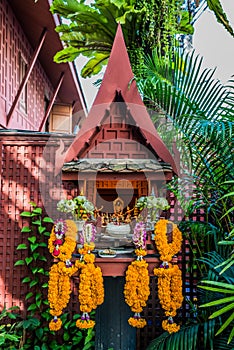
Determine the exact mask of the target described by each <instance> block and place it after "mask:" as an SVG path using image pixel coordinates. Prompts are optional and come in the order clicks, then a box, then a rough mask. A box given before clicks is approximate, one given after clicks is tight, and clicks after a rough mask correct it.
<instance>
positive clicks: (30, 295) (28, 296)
mask: <svg viewBox="0 0 234 350" xmlns="http://www.w3.org/2000/svg"><path fill="white" fill-rule="evenodd" d="M32 296H33V293H32V292H29V293H27V294H26V297H25V300H28V299H30V298H31V297H32Z"/></svg>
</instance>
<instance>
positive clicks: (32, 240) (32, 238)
mask: <svg viewBox="0 0 234 350" xmlns="http://www.w3.org/2000/svg"><path fill="white" fill-rule="evenodd" d="M36 240H37V237H36V236H31V237H28V241H29V242H31V243H35V242H36Z"/></svg>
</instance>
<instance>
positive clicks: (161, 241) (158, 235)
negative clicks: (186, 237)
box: [154, 219, 182, 262]
mask: <svg viewBox="0 0 234 350" xmlns="http://www.w3.org/2000/svg"><path fill="white" fill-rule="evenodd" d="M168 224H171V225H172V242H171V243H169V242H168V238H167V225H168ZM154 234H155V236H154V240H155V244H156V247H157V250H158V252H159V255H160V260H162V261H165V262H170V261H171V260H172V258H173V256H174V255H175V254H177V253H178V252H179V251H180V249H181V244H182V233H181V231H180V230H179V229H178V227H177V225H176V224H174V223H173V222H171V221H169V220H166V219H160V220H159V221H158V222H157V223H156V224H155V228H154Z"/></svg>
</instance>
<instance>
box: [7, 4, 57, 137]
mask: <svg viewBox="0 0 234 350" xmlns="http://www.w3.org/2000/svg"><path fill="white" fill-rule="evenodd" d="M22 6H23V3H22ZM38 40H39V38H38ZM32 54H33V49H32V48H31V47H30V45H29V43H28V41H27V38H26V36H25V34H24V32H23V30H22V28H21V26H20V24H19V23H18V21H17V19H16V17H15V16H14V14H13V12H12V10H11V7H10V5H9V3H8V1H6V0H1V1H0V123H2V124H4V125H5V121H6V115H7V113H8V112H9V110H10V107H11V105H12V102H13V101H14V98H15V96H16V93H17V90H18V88H19V84H20V81H19V59H20V55H22V56H23V57H24V59H25V61H26V62H27V63H28V64H29V62H30V60H31V57H32ZM52 92H53V89H52V86H51V84H50V82H49V80H48V78H47V76H46V74H45V72H44V70H43V69H42V67H41V65H40V64H39V62H38V61H37V63H36V64H35V67H34V69H33V71H32V73H31V75H30V78H29V81H28V83H27V114H25V113H23V112H22V111H20V109H19V108H18V107H17V108H16V110H15V113H14V115H13V117H12V120H11V121H10V124H9V126H8V127H9V128H12V129H13V128H14V129H27V130H38V128H39V126H40V123H41V121H42V118H43V116H44V113H45V97H46V98H47V99H48V100H49V99H50V98H51V96H52Z"/></svg>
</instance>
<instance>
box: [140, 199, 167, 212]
mask: <svg viewBox="0 0 234 350" xmlns="http://www.w3.org/2000/svg"><path fill="white" fill-rule="evenodd" d="M136 207H137V208H139V209H140V210H143V209H144V208H147V209H153V210H167V209H169V208H170V205H169V204H168V201H167V200H166V198H163V197H155V196H145V197H140V198H139V199H138V200H137V203H136Z"/></svg>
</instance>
